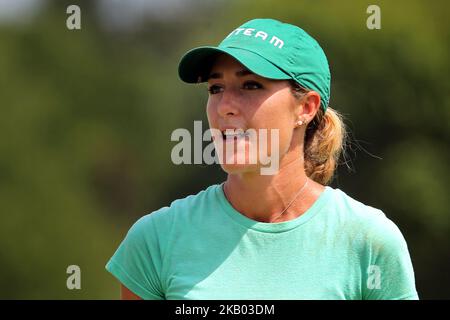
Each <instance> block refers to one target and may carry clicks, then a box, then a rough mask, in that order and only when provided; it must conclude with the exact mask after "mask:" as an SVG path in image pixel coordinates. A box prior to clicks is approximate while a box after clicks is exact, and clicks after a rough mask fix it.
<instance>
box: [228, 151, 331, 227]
mask: <svg viewBox="0 0 450 320" xmlns="http://www.w3.org/2000/svg"><path fill="white" fill-rule="evenodd" d="M307 179H309V178H308V177H307V176H306V174H305V169H304V162H303V159H302V158H297V159H295V160H288V159H282V161H280V169H279V171H278V173H277V174H275V175H261V174H260V173H259V171H258V172H251V173H243V174H229V175H228V178H227V181H226V182H225V184H224V192H225V196H226V197H227V199H228V201H229V202H230V203H231V205H232V206H233V207H234V208H235V209H236V210H237V211H239V212H240V213H241V214H243V215H245V216H247V217H248V218H250V219H253V220H256V221H260V222H282V221H289V220H292V219H295V218H297V217H298V216H300V215H301V214H302V213H304V212H305V211H306V210H307V209H308V208H309V207H310V206H311V205H312V204H313V203H314V201H315V200H316V199H317V198H318V197H319V195H320V193H321V192H322V191H323V189H324V187H323V186H322V185H320V184H318V183H316V182H314V181H312V180H309V181H308V185H307V186H306V188H304V189H303V190H301V191H300V189H301V188H302V187H303V186H305V183H306V181H307ZM299 191H300V193H299ZM296 195H298V196H297V198H295V197H296ZM294 198H295V199H294ZM288 205H289V208H288V209H287V210H286V211H285V212H284V213H283V214H282V215H281V216H280V213H281V212H283V210H285V209H286V207H287V206H288Z"/></svg>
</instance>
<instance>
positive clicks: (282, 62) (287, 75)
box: [178, 19, 331, 111]
mask: <svg viewBox="0 0 450 320" xmlns="http://www.w3.org/2000/svg"><path fill="white" fill-rule="evenodd" d="M219 53H226V54H228V55H230V56H232V57H233V58H235V59H236V60H238V61H239V62H240V63H241V64H243V65H244V66H245V67H246V68H247V69H248V70H250V71H251V72H253V73H255V74H257V75H259V76H262V77H265V78H269V79H279V80H283V79H285V80H286V79H293V80H295V81H296V82H298V83H299V84H300V85H301V86H303V87H304V88H307V89H310V90H314V91H317V92H318V93H319V94H320V97H321V107H322V109H323V111H326V109H327V106H328V102H329V100H330V81H331V74H330V68H329V66H328V61H327V57H326V56H325V53H324V52H323V50H322V48H321V47H320V45H319V44H318V42H317V41H316V40H315V39H314V38H312V37H311V36H310V35H309V34H308V33H306V32H305V31H304V30H303V29H301V28H299V27H297V26H295V25H292V24H288V23H283V22H281V21H278V20H274V19H253V20H250V21H247V22H245V23H244V24H243V25H241V26H240V27H238V28H236V29H235V30H233V31H232V32H231V33H230V34H229V35H228V36H227V37H226V38H225V39H224V40H223V41H222V42H221V43H220V44H219V45H218V46H216V47H214V46H203V47H198V48H194V49H192V50H189V51H188V52H187V53H186V54H185V55H184V56H183V57H182V58H181V60H180V63H179V65H178V75H179V77H180V79H181V80H183V81H184V82H187V83H199V82H205V81H207V79H208V73H209V71H210V69H211V67H212V64H213V63H214V60H215V58H216V57H217V54H219Z"/></svg>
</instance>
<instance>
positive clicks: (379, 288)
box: [106, 184, 418, 300]
mask: <svg viewBox="0 0 450 320" xmlns="http://www.w3.org/2000/svg"><path fill="white" fill-rule="evenodd" d="M106 269H107V270H108V271H109V272H111V273H112V274H113V275H114V276H115V277H116V278H117V279H118V280H119V281H120V282H121V283H122V284H123V285H125V286H126V287H127V288H128V289H130V290H131V291H132V292H134V293H135V294H137V295H138V296H140V297H142V298H143V299H202V300H209V299H224V300H225V299H226V300H228V299H242V300H249V299H261V300H264V299H274V300H275V299H418V295H417V292H416V288H415V281H414V271H413V267H412V263H411V259H410V256H409V252H408V248H407V245H406V242H405V240H404V238H403V236H402V234H401V232H400V231H399V229H398V228H397V226H396V225H395V224H394V223H393V222H392V221H391V220H389V219H388V218H386V216H385V215H384V213H383V212H382V211H380V210H378V209H375V208H373V207H370V206H367V205H364V204H363V203H361V202H358V201H356V200H354V199H352V198H351V197H349V196H348V195H347V194H345V193H344V192H343V191H341V190H340V189H334V188H332V187H329V186H327V187H326V188H325V190H324V191H323V192H322V193H321V194H320V196H319V198H318V199H317V200H316V201H315V202H314V203H313V205H312V206H311V207H310V208H309V209H308V210H307V211H306V212H305V213H304V214H302V215H300V216H299V217H297V218H295V219H293V220H290V221H284V222H279V223H265V222H258V221H255V220H253V219H250V218H248V217H246V216H244V215H243V214H241V213H239V212H238V211H236V210H235V209H234V208H233V207H232V206H231V204H230V203H229V202H228V200H227V199H226V198H225V196H224V193H223V189H222V184H215V185H212V186H210V187H208V188H207V189H206V190H203V191H201V192H199V193H198V194H196V195H191V196H188V197H186V198H184V199H178V200H176V201H174V202H172V204H171V205H170V206H169V207H163V208H161V209H159V210H157V211H154V212H153V213H151V214H148V215H145V216H143V217H142V218H140V219H139V220H138V221H137V222H136V223H135V224H134V225H133V226H132V227H131V228H130V230H129V232H128V234H127V236H126V237H125V239H124V240H123V242H122V243H121V244H120V246H119V248H118V249H117V251H116V252H115V254H114V255H113V257H112V258H111V259H110V261H109V262H108V263H107V265H106Z"/></svg>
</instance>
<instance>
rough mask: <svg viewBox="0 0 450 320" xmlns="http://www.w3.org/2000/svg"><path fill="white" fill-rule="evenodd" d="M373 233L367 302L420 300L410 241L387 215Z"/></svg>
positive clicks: (365, 289) (367, 279) (371, 235)
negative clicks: (407, 241)
mask: <svg viewBox="0 0 450 320" xmlns="http://www.w3.org/2000/svg"><path fill="white" fill-rule="evenodd" d="M374 224H375V226H374V228H372V231H371V232H370V236H369V239H368V242H369V246H370V247H369V251H370V254H369V256H370V259H369V263H368V264H367V265H366V267H367V268H366V270H364V271H365V277H363V279H364V280H365V281H364V282H365V283H363V288H364V290H363V295H364V297H363V298H364V299H368V300H417V299H419V297H418V294H417V291H416V286H415V278H414V270H413V265H412V261H411V257H410V254H409V251H408V246H407V244H406V241H405V239H404V237H403V235H402V233H401V232H400V230H399V228H398V227H397V226H396V225H395V224H394V223H393V222H392V221H391V220H390V219H388V218H386V217H385V216H384V213H383V218H382V219H380V221H378V222H376V223H374Z"/></svg>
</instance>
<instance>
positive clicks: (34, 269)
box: [0, 0, 450, 299]
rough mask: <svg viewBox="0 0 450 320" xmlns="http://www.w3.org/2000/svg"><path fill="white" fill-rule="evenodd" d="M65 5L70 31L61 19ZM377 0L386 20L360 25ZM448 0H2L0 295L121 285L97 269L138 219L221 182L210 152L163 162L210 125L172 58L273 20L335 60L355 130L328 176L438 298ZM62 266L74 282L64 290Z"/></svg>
mask: <svg viewBox="0 0 450 320" xmlns="http://www.w3.org/2000/svg"><path fill="white" fill-rule="evenodd" d="M70 4H77V5H79V6H80V8H81V25H82V29H81V30H68V29H67V28H66V19H67V17H68V14H67V13H66V8H67V7H68V5H70ZM371 4H377V5H378V6H379V7H380V8H381V27H382V28H381V30H369V29H368V28H367V27H366V19H367V17H368V16H369V15H368V14H367V13H366V9H367V7H368V6H369V5H371ZM449 7H450V6H449V3H448V1H444V0H442V1H437V0H435V1H413V0H409V1H406V0H402V1H355V0H352V1H350V0H348V1H314V2H313V1H306V0H305V1H298V0H278V1H274V0H270V1H268V0H262V1H247V0H246V1H242V0H239V1H238V0H234V1H224V0H209V1H207V0H204V1H203V0H170V1H162V0H158V1H156V0H151V1H143V0H142V1H139V0H133V1H131V0H130V1H126V2H125V1H113V0H104V1H100V0H99V1H56V0H55V1H49V0H47V1H44V0H41V1H37V0H35V1H32V0H20V1H14V0H10V1H7V0H0V110H1V116H0V204H1V205H0V208H1V209H0V210H1V220H0V241H1V249H0V288H2V290H1V293H0V298H3V299H16V298H23V299H48V298H55V299H80V298H82V299H104V298H105V299H108V298H117V297H118V296H119V293H118V288H119V287H118V283H117V282H116V281H115V279H114V278H113V277H112V276H111V275H109V273H107V272H106V271H105V269H104V266H105V264H106V262H107V260H108V259H109V257H110V256H111V255H112V254H113V252H114V251H115V249H116V248H117V246H118V244H119V243H120V241H121V240H122V239H123V237H124V235H125V233H126V231H127V230H128V228H129V227H130V226H131V224H132V223H134V221H135V220H136V219H137V218H139V217H140V216H142V215H144V214H147V213H150V212H151V211H153V210H155V209H158V208H160V207H162V206H165V205H168V204H170V202H171V201H173V200H174V199H176V198H180V197H184V196H187V195H189V194H193V193H197V192H198V191H200V190H202V189H204V188H206V187H207V186H208V185H210V184H213V183H218V182H220V181H222V180H223V179H225V175H224V173H223V172H222V171H221V170H220V167H219V166H207V165H180V166H177V165H174V164H173V163H172V162H171V159H170V152H171V149H172V147H173V146H174V145H175V144H176V142H171V141H170V134H171V133H172V131H173V130H174V129H176V128H187V129H188V130H189V131H191V132H193V121H194V120H203V121H206V116H205V103H206V99H207V92H206V89H205V87H204V86H201V85H200V86H197V85H186V84H184V83H182V82H181V81H180V80H179V79H178V76H177V65H178V61H179V59H180V57H181V55H182V54H183V53H184V52H185V51H186V50H188V49H191V48H193V47H195V46H198V45H205V44H218V43H219V42H220V41H221V40H222V39H223V37H224V36H226V35H227V34H228V33H229V32H230V31H231V30H233V29H234V28H236V27H237V26H239V25H240V24H242V23H243V22H244V21H246V20H249V19H252V18H257V17H271V18H275V19H279V20H282V21H285V22H290V23H293V24H296V25H299V26H301V27H302V28H304V29H305V30H306V31H307V32H309V33H310V34H311V35H312V36H313V37H315V38H316V39H317V40H318V41H319V43H321V45H322V47H323V48H324V50H325V52H326V54H327V56H328V59H329V62H330V67H331V70H332V79H333V80H332V94H331V103H330V104H331V106H332V107H334V108H335V109H338V110H339V111H341V112H342V113H343V114H344V115H345V117H346V123H347V125H348V127H349V129H350V130H351V135H352V142H351V144H350V145H349V146H348V149H347V154H346V157H345V159H343V164H342V165H341V166H340V167H339V170H338V172H337V175H336V178H335V180H334V181H333V183H332V186H333V187H334V188H339V189H342V190H344V191H345V192H346V193H347V194H349V195H350V196H352V197H354V198H356V199H358V200H359V201H361V202H364V203H366V204H368V205H371V206H374V207H377V208H380V209H382V210H383V211H384V212H385V213H386V214H387V216H388V217H389V218H391V219H392V220H393V221H394V222H395V223H396V224H397V225H398V226H399V227H400V229H401V230H402V232H403V234H404V236H405V238H406V240H407V242H408V245H409V249H410V253H411V257H412V260H413V264H414V267H415V272H416V283H417V289H418V292H419V295H420V297H421V298H423V299H432V298H446V299H449V298H450V272H449V271H448V270H450V217H449V213H450V212H449V211H450V210H449V208H450V201H449V196H448V188H447V185H446V183H448V181H449V173H450V171H449V168H448V164H449V162H450V154H449V149H448V147H449V140H450V128H449V121H450V98H449V94H448V93H449V89H450V88H449V87H450V82H449V80H448V75H449V71H450V68H449V59H448V58H449V44H450V42H449V30H450V27H449V23H448V17H447V15H448V12H449ZM206 123H207V122H204V124H205V125H206ZM205 129H206V128H205V127H204V130H205ZM349 167H350V168H349ZM71 264H75V265H79V266H80V268H81V279H82V280H81V286H82V288H81V290H68V289H67V288H66V279H67V277H68V275H67V274H66V268H67V266H69V265H71Z"/></svg>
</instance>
